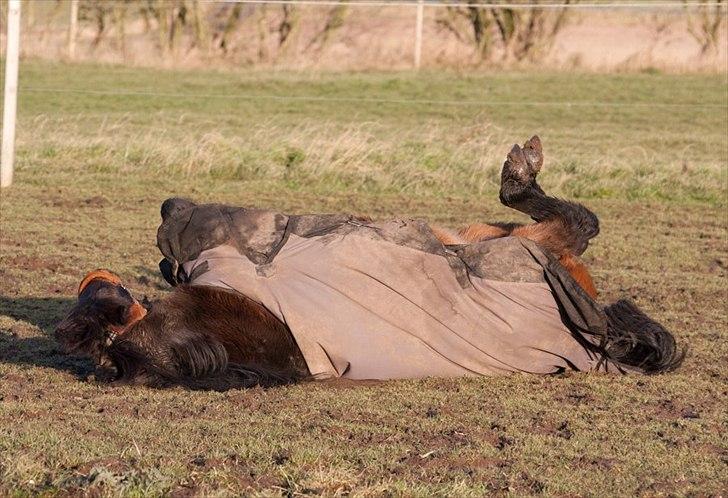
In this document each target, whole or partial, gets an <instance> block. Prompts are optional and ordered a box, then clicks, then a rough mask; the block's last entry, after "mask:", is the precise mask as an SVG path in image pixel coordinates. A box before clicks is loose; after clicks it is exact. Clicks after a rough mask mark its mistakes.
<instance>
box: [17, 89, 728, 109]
mask: <svg viewBox="0 0 728 498" xmlns="http://www.w3.org/2000/svg"><path fill="white" fill-rule="evenodd" d="M22 91H23V92H33V93H59V94H64V93H66V94H78V95H98V96H125V97H149V98H175V99H177V98H185V99H188V98H198V99H226V100H268V101H290V102H324V103H337V102H338V103H361V104H403V105H442V106H464V107H473V106H481V107H490V106H494V107H499V106H501V107H511V106H516V107H521V106H532V107H567V108H569V107H605V108H611V107H613V108H620V107H622V108H665V109H684V108H695V109H728V101H727V102H726V103H725V104H701V103H674V102H655V101H650V102H608V101H552V102H549V101H528V100H513V101H508V100H473V99H458V100H443V99H406V98H402V99H399V98H378V97H362V96H353V97H322V96H315V95H260V94H244V93H240V94H211V93H197V92H195V93H192V92H189V93H181V92H154V91H131V90H122V89H120V90H76V89H67V88H44V87H23V88H22Z"/></svg>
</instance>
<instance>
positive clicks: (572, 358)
mask: <svg viewBox="0 0 728 498" xmlns="http://www.w3.org/2000/svg"><path fill="white" fill-rule="evenodd" d="M163 217H164V220H163V222H162V224H161V226H160V227H159V230H158V234H157V241H158V246H159V249H160V250H161V251H162V254H163V255H164V258H165V259H164V260H162V263H160V268H161V269H162V273H163V274H164V275H165V278H166V279H167V280H168V281H169V282H170V283H172V284H173V285H175V284H177V283H180V282H185V283H189V284H191V285H212V286H219V287H225V288H228V289H232V290H234V291H237V292H240V293H242V294H244V295H246V296H248V297H250V298H252V299H254V300H256V301H258V302H260V303H261V304H263V305H264V306H265V307H266V308H268V309H269V310H270V311H271V312H272V313H273V314H274V315H275V316H277V317H278V318H279V319H280V320H281V321H283V322H284V323H286V324H287V325H288V326H289V327H290V330H291V332H292V334H293V336H294V337H295V339H296V341H297V343H298V346H299V347H300V349H301V351H302V353H303V356H304V358H305V359H306V362H307V364H308V367H309V370H310V371H311V373H312V374H314V375H317V376H320V377H325V376H336V377H339V376H343V377H347V378H352V379H391V378H416V377H426V376H439V377H444V376H460V375H472V374H480V375H499V374H505V373H509V372H531V373H554V372H559V371H563V370H566V369H575V370H595V369H606V368H613V366H611V367H610V364H609V362H608V361H604V359H603V358H602V354H601V353H600V351H601V349H600V347H599V344H600V341H601V340H602V338H603V337H604V336H605V334H606V317H605V316H604V313H603V312H602V310H601V308H600V307H599V306H598V305H597V304H596V303H594V302H593V301H592V300H591V298H590V297H589V296H587V295H586V294H585V293H584V292H583V291H582V290H581V288H580V287H579V286H578V284H576V282H574V280H573V279H572V278H571V276H570V275H569V274H568V273H567V272H566V271H565V270H564V269H563V268H562V267H561V266H560V265H559V264H558V262H557V261H556V260H555V259H554V258H553V256H552V255H550V254H547V253H546V252H545V251H544V250H542V249H541V248H540V247H539V246H537V245H536V244H535V243H533V242H531V241H529V240H525V239H520V238H516V237H507V238H501V239H495V240H490V241H484V242H479V243H476V244H469V245H463V246H443V244H442V243H440V242H439V240H438V239H437V238H436V237H435V236H434V234H433V233H432V230H431V229H430V227H429V226H428V224H427V223H426V222H424V221H422V220H392V221H385V222H369V221H366V220H361V219H358V218H356V217H353V216H347V215H302V216H293V215H284V214H280V213H275V212H272V211H266V210H260V209H247V208H239V207H231V206H224V205H218V204H207V205H194V204H192V203H190V202H189V201H183V200H169V201H167V202H165V205H164V206H163Z"/></svg>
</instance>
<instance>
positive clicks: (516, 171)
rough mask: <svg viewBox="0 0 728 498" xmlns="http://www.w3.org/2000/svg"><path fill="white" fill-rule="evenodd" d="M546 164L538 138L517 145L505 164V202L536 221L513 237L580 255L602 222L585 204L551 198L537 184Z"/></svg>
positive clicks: (501, 198)
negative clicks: (539, 174)
mask: <svg viewBox="0 0 728 498" xmlns="http://www.w3.org/2000/svg"><path fill="white" fill-rule="evenodd" d="M542 165H543V151H542V147H541V140H540V139H539V138H538V137H537V136H534V137H533V138H531V139H530V140H528V141H527V142H526V143H525V144H524V145H523V148H521V147H519V146H518V145H514V146H513V148H512V149H511V151H510V153H509V154H508V158H507V159H506V162H505V163H504V164H503V171H502V172H501V190H500V200H501V202H502V203H503V204H504V205H506V206H508V207H510V208H513V209H516V210H518V211H521V212H522V213H525V214H527V215H529V216H530V217H531V218H532V219H533V220H534V221H535V222H536V225H526V226H523V227H518V228H515V229H514V230H513V232H512V234H513V235H519V236H522V237H526V238H529V239H532V240H536V239H535V238H534V237H538V238H539V239H540V240H539V242H540V243H541V244H542V245H544V246H545V247H547V248H548V249H550V250H552V251H553V252H555V253H556V254H559V255H561V254H563V253H565V252H570V253H571V254H573V255H576V256H579V255H581V254H583V253H584V251H585V250H586V248H587V247H588V246H589V240H590V239H592V238H594V237H595V236H596V235H597V234H598V233H599V219H598V218H597V217H596V215H595V214H594V213H592V212H591V211H590V210H589V209H587V208H586V207H584V206H582V205H581V204H577V203H575V202H569V201H565V200H563V199H557V198H555V197H550V196H547V195H546V194H545V193H544V191H543V189H542V188H541V187H540V186H539V185H538V183H537V182H536V175H538V172H539V171H540V169H541V166H542ZM542 224H544V225H543V226H540V225H542Z"/></svg>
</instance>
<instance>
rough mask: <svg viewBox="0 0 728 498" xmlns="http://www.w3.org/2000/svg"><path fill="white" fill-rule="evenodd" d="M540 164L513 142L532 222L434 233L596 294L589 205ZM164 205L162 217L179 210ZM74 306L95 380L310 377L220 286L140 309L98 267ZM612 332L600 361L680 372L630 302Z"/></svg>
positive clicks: (272, 322)
mask: <svg viewBox="0 0 728 498" xmlns="http://www.w3.org/2000/svg"><path fill="white" fill-rule="evenodd" d="M542 163H543V155H542V151H541V143H540V141H539V139H538V137H533V138H531V139H530V140H529V141H527V142H526V143H525V144H524V146H523V148H521V147H519V146H517V145H516V146H514V147H513V149H512V150H511V152H510V153H509V155H508V158H507V160H506V162H505V164H504V167H503V172H502V178H501V179H502V183H501V193H500V198H501V201H502V202H503V203H504V204H505V205H507V206H509V207H513V208H515V209H517V210H519V211H522V212H524V213H526V214H528V215H530V216H531V217H532V218H533V219H534V220H535V222H536V223H534V224H530V225H517V224H501V223H499V224H490V225H484V224H476V225H470V226H468V227H465V228H463V229H461V230H460V231H458V232H453V231H449V230H446V229H439V228H436V229H434V231H435V233H436V235H437V237H438V238H439V239H440V241H441V242H442V243H443V244H445V245H458V244H467V243H471V242H476V241H480V240H484V239H488V238H497V237H504V236H507V235H512V236H519V237H523V238H528V239H531V240H533V241H535V242H537V243H538V244H539V245H541V246H542V247H544V248H546V249H548V250H549V251H551V252H552V253H554V254H555V255H556V256H558V259H559V261H560V262H561V263H562V265H564V266H565V268H566V269H567V270H568V271H569V273H570V274H571V275H572V276H573V277H574V279H575V280H576V281H577V282H578V283H579V284H580V285H581V287H582V288H583V289H584V290H585V291H586V292H587V293H588V294H589V295H591V296H592V297H594V296H595V295H596V290H595V289H594V285H593V283H592V280H591V278H590V277H589V274H588V272H587V270H586V267H585V266H584V265H583V263H581V261H580V260H579V259H578V257H579V255H581V254H582V253H583V252H584V250H585V249H586V247H587V245H588V242H589V240H590V239H591V238H592V237H594V236H595V235H596V234H597V233H598V231H599V228H598V226H599V225H598V220H597V218H596V216H595V215H594V214H593V213H592V212H591V211H589V210H588V209H587V208H585V207H584V206H581V205H579V204H575V203H571V202H567V201H562V200H559V199H555V198H553V197H549V196H547V195H546V194H545V193H544V192H543V190H542V189H541V188H540V187H539V186H538V184H537V183H536V175H537V173H538V172H539V170H540V168H541V165H542ZM169 202H170V201H167V202H165V204H164V205H163V206H162V217H163V218H166V217H167V216H169V215H170V210H173V209H174V206H173V205H172V204H170V203H169ZM78 296H79V299H78V303H77V305H76V306H75V307H74V308H73V309H72V310H71V311H70V313H69V315H68V316H67V317H66V319H64V320H63V322H61V323H60V324H59V325H58V327H57V329H56V332H55V335H56V338H57V339H58V341H59V342H60V343H61V344H62V345H63V346H64V347H65V348H66V350H68V351H69V352H74V353H79V354H84V355H87V356H90V357H91V358H92V359H93V360H94V361H95V363H96V365H97V378H99V379H106V380H113V381H118V382H130V383H136V384H145V385H151V386H160V387H161V386H167V385H175V384H176V385H183V386H186V387H189V388H193V389H229V388H234V387H247V386H252V385H266V386H267V385H276V384H282V383H290V382H296V381H300V380H303V379H307V378H310V377H311V375H310V372H309V370H308V368H307V366H306V362H305V360H304V358H303V355H302V353H301V351H300V349H299V348H298V346H297V344H296V341H295V339H294V337H293V335H292V334H291V331H290V330H289V328H288V326H287V325H286V324H285V323H283V322H282V321H280V320H279V319H278V318H277V317H276V316H274V315H273V314H272V313H271V312H270V311H269V310H268V309H266V308H265V307H264V306H262V305H261V304H259V303H258V302H256V301H253V300H252V299H249V298H248V297H246V296H244V295H242V294H240V293H236V292H232V291H229V290H225V289H222V288H216V287H207V286H188V285H179V286H177V287H176V288H175V289H174V290H173V291H172V292H171V293H170V294H169V295H168V296H167V297H165V298H164V299H162V300H161V301H159V302H156V303H153V304H152V305H151V306H150V307H148V308H147V307H144V306H142V305H141V304H140V303H139V302H138V301H137V300H136V299H134V297H133V296H132V295H131V294H130V293H129V291H127V290H126V288H124V287H123V285H122V284H121V281H120V279H119V277H118V276H116V275H115V274H113V273H111V272H109V271H106V270H97V271H94V272H91V273H90V274H88V275H87V276H86V277H85V278H84V279H83V281H82V282H81V285H80V286H79V291H78ZM604 312H605V315H606V318H607V322H608V331H607V335H608V337H607V338H606V339H607V341H606V343H605V346H604V347H603V349H602V351H601V352H602V354H603V357H604V358H607V359H609V360H610V361H613V362H615V363H617V364H621V365H623V366H626V367H634V368H635V369H637V370H640V371H642V372H645V373H656V372H662V371H667V370H671V369H673V368H676V367H677V366H678V365H679V364H680V362H681V361H682V358H683V353H682V352H680V351H679V350H678V349H677V348H676V346H675V341H674V338H673V337H672V335H671V334H670V333H669V332H668V331H666V330H665V329H664V328H662V326H660V325H659V324H658V323H656V322H654V321H653V320H651V319H650V318H649V317H647V316H646V315H644V314H643V313H642V312H641V311H640V310H639V309H638V308H637V307H636V306H635V305H634V304H632V303H630V302H627V301H619V302H617V303H615V304H613V305H611V306H608V307H606V308H605V309H604Z"/></svg>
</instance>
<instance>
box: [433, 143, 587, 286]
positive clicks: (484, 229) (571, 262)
mask: <svg viewBox="0 0 728 498" xmlns="http://www.w3.org/2000/svg"><path fill="white" fill-rule="evenodd" d="M542 165H543V151H542V147H541V141H540V139H539V138H538V137H537V136H534V137H533V138H531V139H530V140H528V141H527V142H526V143H525V144H524V145H523V148H521V147H519V146H518V145H515V146H513V149H511V152H510V153H509V154H508V158H507V159H506V162H505V163H504V165H503V171H502V173H501V192H500V199H501V202H503V204H505V205H506V206H508V207H512V208H514V209H516V210H518V211H521V212H523V213H526V214H528V215H529V216H531V217H532V218H533V220H534V221H536V223H533V224H530V225H522V224H517V223H498V224H482V223H475V224H472V225H468V226H467V227H464V228H462V229H461V230H460V231H459V232H458V234H457V236H458V237H459V241H460V242H459V243H472V242H478V241H481V240H487V239H493V238H499V237H506V236H509V235H513V236H517V237H523V238H526V239H529V240H533V241H534V242H536V243H538V244H539V245H541V246H542V247H544V248H546V249H548V250H550V251H551V252H553V253H554V254H555V255H557V256H558V257H559V261H560V262H561V264H562V265H563V266H564V267H565V268H566V269H567V270H568V271H569V273H570V274H571V276H572V277H574V279H575V280H576V281H577V282H578V283H579V285H580V286H581V287H582V288H583V289H584V290H585V291H586V292H587V293H588V294H589V295H590V296H592V297H596V295H597V291H596V288H595V286H594V282H593V281H592V279H591V276H590V275H589V272H588V270H587V268H586V266H585V265H584V263H583V262H582V261H581V260H580V259H579V257H578V256H579V255H581V254H582V253H583V252H584V251H585V250H586V248H587V246H588V245H589V240H590V239H591V238H593V237H594V236H596V235H597V234H598V233H599V220H598V219H597V217H596V216H595V215H594V213H592V212H591V211H589V210H588V209H587V208H585V207H584V206H582V205H580V204H576V203H573V202H568V201H564V200H561V199H556V198H554V197H549V196H547V195H546V194H545V193H544V191H543V189H542V188H541V187H540V186H539V185H538V183H537V182H536V176H537V175H538V172H539V171H540V170H541V166H542ZM447 235H448V237H447V240H456V239H455V238H454V237H455V236H454V235H453V234H452V232H448V233H447ZM438 237H439V235H438ZM441 240H444V239H443V238H441ZM450 243H455V242H450Z"/></svg>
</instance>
